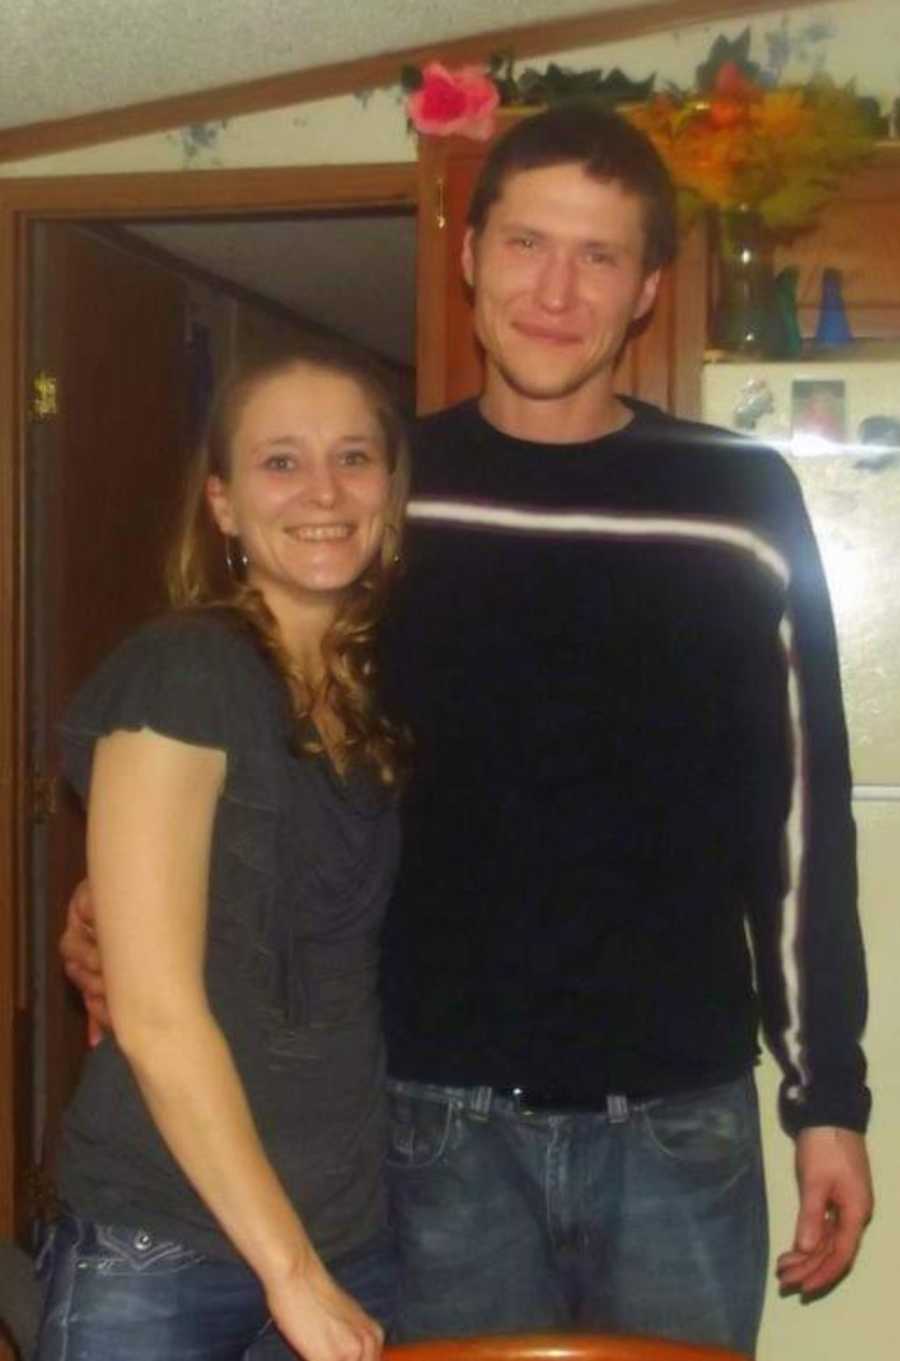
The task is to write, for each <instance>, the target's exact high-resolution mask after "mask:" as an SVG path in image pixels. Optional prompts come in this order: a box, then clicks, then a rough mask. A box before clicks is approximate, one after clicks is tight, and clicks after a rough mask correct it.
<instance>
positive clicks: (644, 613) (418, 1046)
mask: <svg viewBox="0 0 900 1361" xmlns="http://www.w3.org/2000/svg"><path fill="white" fill-rule="evenodd" d="M469 223H470V225H469V229H468V232H467V235H466V239H465V245H464V251H463V269H464V272H465V276H466V279H467V281H468V283H469V284H470V286H471V287H472V290H473V298H474V309H475V324H476V330H477V334H478V338H479V340H480V342H481V345H482V346H483V348H484V353H485V385H484V390H483V393H482V396H481V398H480V401H479V402H477V403H467V404H464V405H463V406H462V407H459V408H456V409H454V410H451V411H449V412H444V413H440V414H439V415H437V416H435V417H432V418H430V419H428V420H426V421H425V422H423V423H422V424H421V425H420V427H419V432H418V437H417V445H418V456H417V458H418V461H417V471H416V486H415V490H414V498H413V502H412V506H411V509H410V518H411V526H412V529H411V534H410V543H409V552H410V570H409V573H408V575H407V579H406V585H405V587H404V589H403V591H402V593H401V597H400V598H399V600H398V601H397V603H396V608H395V609H394V610H393V611H392V617H391V620H390V621H389V626H388V628H387V630H386V665H387V674H388V682H389V686H390V689H391V691H392V695H393V698H394V701H395V703H396V705H397V707H398V709H399V710H400V711H402V712H404V713H405V714H408V715H409V717H410V720H411V722H412V726H413V729H414V732H415V737H416V743H417V763H416V774H415V777H414V780H413V783H412V787H411V790H410V792H409V798H408V826H407V834H406V835H407V843H406V853H405V857H404V864H403V868H402V872H401V876H400V882H399V884H398V889H397V894H396V899H395V902H394V905H393V907H392V910H391V914H390V917H389V923H388V929H387V932H386V939H385V960H384V1001H385V1015H386V1025H387V1033H388V1044H389V1057H390V1063H391V1071H392V1074H393V1078H394V1081H393V1086H392V1090H393V1103H394V1120H393V1129H392V1149H391V1165H392V1166H391V1189H392V1204H393V1209H394V1215H395V1219H396V1225H397V1228H398V1232H399V1242H400V1249H401V1255H402V1280H401V1306H400V1327H399V1331H400V1335H401V1336H404V1337H414V1336H421V1335H429V1334H430V1335H439V1334H453V1333H478V1332H487V1331H493V1332H502V1331H516V1330H524V1329H532V1328H544V1329H546V1328H551V1327H555V1326H562V1325H575V1326H581V1327H585V1328H594V1327H596V1328H604V1329H615V1330H621V1331H633V1332H646V1333H657V1334H663V1335H667V1336H671V1337H684V1338H692V1339H696V1340H705V1341H709V1342H719V1343H722V1344H725V1345H731V1346H733V1347H735V1348H737V1349H740V1350H744V1351H746V1352H752V1350H753V1347H754V1344H755V1337H756V1331H757V1327H758V1322H759V1314H760V1309H761V1302H762V1294H763V1289H764V1276H765V1261H766V1251H767V1246H766V1229H765V1201H764V1190H763V1184H762V1168H761V1156H760V1146H759V1132H758V1122H757V1114H756V1105H755V1092H754V1089H753V1081H752V1076H751V1073H752V1068H753V1065H754V1063H755V1061H756V1053H757V1050H756V1030H757V1022H758V1006H757V998H756V991H755V987H754V967H753V965H752V963H751V956H750V950H749V947H748V942H747V934H748V931H749V934H750V936H751V938H752V942H753V951H754V957H755V979H756V986H757V987H758V990H759V997H760V1002H761V1010H762V1019H763V1024H764V1026H765V1029H766V1033H767V1037H768V1039H769V1042H770V1044H771V1045H772V1047H773V1049H774V1051H775V1053H776V1055H777V1056H778V1058H779V1060H780V1062H781V1063H782V1066H783V1069H784V1074H785V1077H784V1083H783V1087H782V1097H781V1113H782V1118H783V1120H784V1123H785V1125H786V1127H787V1128H788V1130H789V1132H790V1133H792V1134H793V1135H795V1136H796V1149H797V1172H798V1181H799V1189H800V1211H799V1215H798V1220H797V1232H796V1237H795V1242H794V1245H793V1247H792V1249H791V1251H790V1252H788V1253H786V1254H784V1255H783V1257H782V1258H781V1259H780V1263H779V1274H780V1279H781V1282H782V1284H783V1286H785V1287H786V1288H790V1289H799V1290H801V1291H803V1292H804V1293H805V1294H813V1293H816V1292H818V1291H821V1290H822V1289H825V1288H826V1287H827V1286H829V1285H830V1284H832V1283H833V1282H834V1281H835V1280H836V1279H838V1277H839V1276H840V1275H841V1274H843V1273H844V1272H845V1271H846V1270H847V1269H848V1268H849V1266H850V1264H851V1262H852V1259H853V1256H854V1254H855V1252H856V1249H857V1246H858V1243H859V1239H860V1236H861V1233H862V1229H863V1226H864V1224H865V1222H866V1220H867V1218H868V1216H869V1214H870V1213H871V1203H872V1202H871V1189H870V1183H869V1176H868V1167H867V1162H866V1154H865V1146H864V1142H863V1134H862V1131H863V1130H864V1127H865V1122H866V1118H867V1114H868V1094H867V1092H866V1089H865V1086H864V1062H863V1059H862V1055H861V1052H860V1050H859V1045H858V1038H859V1033H860V1030H861V1027H862V1024H863V1019H864V1011H865V981H864V972H863V961H862V949H861V944H860V937H859V926H858V921H857V916H856V909H855V901H854V898H855V878H854V862H853V827H852V821H851V817H850V811H849V792H850V783H849V771H848V762H847V746H846V736H845V731H844V725H843V717H842V711H841V703H840V693H839V683H838V676H837V663H836V655H835V645H834V636H833V628H832V624H831V617H830V612H829V607H828V601H827V594H826V590H825V586H824V581H823V578H822V573H821V567H820V564H819V560H818V556H817V553H816V549H815V545H814V542H813V539H812V536H811V532H810V530H809V526H808V522H807V519H806V516H805V513H804V510H803V507H802V502H801V499H800V496H799V492H798V490H797V487H796V484H795V482H794V480H793V478H792V477H791V475H790V473H789V472H788V470H787V469H786V467H785V465H783V464H782V463H781V461H780V460H779V459H778V458H777V456H775V455H774V454H772V453H771V452H770V451H767V450H764V449H759V448H755V447H753V446H751V445H749V444H743V443H739V442H738V441H737V440H732V439H730V438H729V437H727V436H725V435H723V434H722V433H721V432H716V431H712V430H710V429H708V428H706V427H702V426H697V425H690V424H687V423H683V422H678V421H675V420H672V419H670V418H668V417H665V416H663V415H662V414H661V413H659V412H657V411H655V410H654V409H653V408H649V407H646V406H644V405H642V404H640V403H633V402H628V401H624V400H622V399H619V398H618V397H616V395H615V391H614V365H615V360H616V356H617V354H618V352H619V350H620V348H621V346H622V343H623V341H624V339H625V337H626V335H627V332H628V330H629V328H630V327H631V325H632V324H633V323H634V321H636V320H637V319H638V318H640V317H641V316H643V315H644V314H645V313H646V312H648V311H649V309H650V308H651V307H652V305H653V300H654V297H655V294H656V290H657V285H658V282H659V275H660V270H661V268H662V267H663V266H664V265H665V264H666V263H667V262H668V260H669V259H670V257H671V254H672V252H673V249H674V237H675V230H674V214H673V196H672V191H671V186H670V185H669V182H668V179H667V177H666V175H665V172H664V170H663V168H662V166H661V165H660V163H659V161H658V158H657V157H656V155H655V153H654V152H653V150H652V148H651V147H650V146H649V144H648V143H647V142H646V141H645V140H644V139H643V137H641V136H640V134H638V133H636V132H635V131H634V130H633V129H631V128H630V126H629V125H628V124H626V123H624V122H623V121H622V120H621V119H619V118H618V117H616V116H615V115H610V114H604V113H600V112H598V111H596V110H593V109H587V108H581V107H577V106H568V107H561V108H558V109H554V110H551V111H549V112H547V113H545V114H542V115H540V116H538V117H536V118H534V119H531V120H528V121H527V122H524V123H522V124H520V125H518V126H517V127H516V128H514V129H513V130H512V131H511V132H510V133H508V134H507V135H506V137H505V138H503V139H502V140H501V141H500V142H499V143H498V144H497V145H496V146H495V148H494V149H493V151H492V153H491V155H490V157H489V159H488V162H487V164H486V166H485V169H484V172H483V174H482V176H481V179H480V181H479V184H478V186H477V187H476V191H475V194H474V197H473V202H472V206H471V209H470V216H469Z"/></svg>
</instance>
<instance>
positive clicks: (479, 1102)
mask: <svg viewBox="0 0 900 1361" xmlns="http://www.w3.org/2000/svg"><path fill="white" fill-rule="evenodd" d="M389 1086H390V1089H391V1091H392V1092H395V1093H397V1094H404V1093H405V1094H407V1095H409V1096H414V1097H418V1098H419V1099H420V1100H423V1101H435V1102H450V1104H451V1105H454V1106H456V1107H457V1108H458V1109H460V1110H465V1111H468V1112H469V1114H470V1115H472V1116H474V1117H475V1118H476V1119H481V1120H487V1119H488V1117H489V1116H490V1115H491V1112H492V1111H495V1112H496V1113H497V1114H499V1115H513V1116H517V1115H526V1116H559V1115H594V1116H599V1117H601V1118H604V1119H606V1120H608V1121H609V1122H610V1124H620V1123H622V1122H624V1121H626V1120H627V1119H628V1118H629V1116H630V1115H631V1113H632V1112H633V1111H637V1110H642V1109H644V1108H646V1107H647V1106H652V1105H655V1104H656V1103H657V1102H658V1101H660V1100H663V1099H664V1098H662V1097H637V1098H630V1097H627V1096H625V1095H624V1094H623V1093H621V1092H610V1093H609V1094H608V1095H607V1096H606V1097H605V1098H603V1100H602V1103H601V1102H598V1103H597V1104H593V1103H591V1104H586V1103H585V1104H581V1103H577V1102H574V1101H568V1100H564V1099H563V1100H558V1099H555V1098H554V1097H553V1096H551V1095H549V1094H548V1093H546V1092H540V1093H534V1092H530V1091H529V1090H528V1089H527V1088H524V1087H449V1086H443V1085H442V1084H440V1083H431V1082H412V1081H405V1080H402V1079H394V1078H392V1079H391V1081H390V1083H389Z"/></svg>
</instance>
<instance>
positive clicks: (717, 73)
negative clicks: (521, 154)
mask: <svg viewBox="0 0 900 1361" xmlns="http://www.w3.org/2000/svg"><path fill="white" fill-rule="evenodd" d="M749 48H750V31H749V29H745V31H744V32H743V33H742V34H741V35H740V36H739V37H738V38H736V39H734V40H733V41H729V40H728V39H726V38H724V37H720V38H718V39H717V40H716V42H715V43H714V44H713V47H712V49H711V51H710V54H709V57H708V58H707V60H706V61H705V62H704V63H703V64H702V65H701V66H700V67H698V68H697V81H696V89H694V90H691V91H683V90H679V89H677V88H676V87H674V86H669V87H668V88H667V89H666V90H665V91H664V92H662V93H654V85H655V77H653V76H651V77H650V78H649V79H648V80H645V81H640V82H635V81H630V80H629V79H628V78H627V77H626V76H624V75H623V74H622V72H621V71H619V70H613V71H611V72H609V73H608V74H606V75H604V73H603V72H602V71H596V70H595V71H582V72H573V71H569V70H566V69H565V68H562V67H559V66H555V65H550V66H548V68H547V70H546V71H545V72H539V71H536V70H534V69H528V70H526V71H525V72H523V74H522V75H521V76H519V77H516V76H515V75H514V72H513V66H512V61H511V60H510V59H509V58H507V57H495V58H493V59H492V60H491V62H490V64H489V65H488V66H487V67H478V66H466V67H463V68H462V69H461V70H457V71H450V70H448V69H447V68H446V67H445V66H442V65H441V64H440V63H439V62H430V63H429V64H428V65H426V66H425V67H424V68H423V69H422V71H418V70H417V69H416V68H406V69H405V70H404V72H403V75H402V83H403V85H404V87H405V88H406V90H407V91H408V100H407V110H408V114H409V119H410V122H411V123H412V125H413V126H414V127H415V128H416V129H417V130H418V131H419V132H423V133H430V134H437V135H447V134H451V133H457V134H461V135H463V136H469V137H475V138H478V139H481V140H487V139H488V138H490V137H491V136H492V135H493V131H494V124H495V115H496V110H497V108H498V107H499V106H501V105H512V104H516V105H522V104H525V105H529V104H530V105H538V104H550V103H555V102H559V101H560V100H563V99H571V98H586V97H590V98H597V99H601V100H603V101H604V102H606V103H607V104H610V105H615V106H616V107H617V108H618V109H619V110H620V112H622V113H623V114H624V115H625V116H626V117H627V118H629V119H631V121H632V122H633V123H634V124H635V125H636V126H637V127H639V128H641V129H642V130H643V131H644V132H645V133H646V134H647V136H648V137H649V138H650V139H651V141H653V143H654V144H655V146H656V147H657V149H658V150H659V152H660V154H661V155H662V157H663V159H664V160H665V161H666V163H667V165H668V166H669V169H670V171H671V173H672V178H673V179H674V181H675V184H676V186H677V188H678V191H679V198H680V201H681V207H682V210H683V217H684V218H685V220H689V219H690V218H691V217H692V216H693V215H695V214H696V212H697V211H698V210H699V209H701V208H702V207H703V206H705V205H709V206H713V207H715V208H723V209H743V210H746V209H750V210H753V211H755V212H758V213H759V215H760V218H761V220H762V222H763V224H764V225H765V227H767V228H769V229H772V230H783V229H796V228H800V227H804V226H807V225H809V224H810V223H811V222H812V221H813V220H814V218H815V215H816V212H817V210H818V208H819V207H820V206H821V205H822V203H823V202H824V201H825V200H826V199H827V198H828V197H829V195H830V194H832V193H833V192H834V189H835V187H836V184H837V178H838V176H839V175H840V173H841V172H842V171H844V170H846V169H848V168H849V167H850V166H852V165H853V164H855V163H857V162H858V161H860V160H861V159H862V158H863V157H864V156H865V155H866V154H867V153H868V152H869V151H870V150H871V149H872V147H873V146H874V143H875V140H876V138H877V136H878V135H879V133H880V132H881V131H882V125H881V120H880V119H879V114H878V106H877V103H876V102H875V101H874V100H871V99H862V98H860V97H859V96H858V95H857V94H856V91H855V89H854V88H853V86H852V85H849V86H845V87H841V86H838V85H836V84H835V83H834V82H833V81H832V80H830V79H829V78H828V77H826V76H817V77H815V78H813V79H812V80H810V81H808V82H807V83H806V84H804V85H786V86H781V87H779V86H776V85H775V84H774V83H772V82H767V81H766V80H765V79H764V77H763V75H762V73H761V72H760V69H759V67H758V66H757V65H755V64H754V63H753V62H751V61H750V60H749Z"/></svg>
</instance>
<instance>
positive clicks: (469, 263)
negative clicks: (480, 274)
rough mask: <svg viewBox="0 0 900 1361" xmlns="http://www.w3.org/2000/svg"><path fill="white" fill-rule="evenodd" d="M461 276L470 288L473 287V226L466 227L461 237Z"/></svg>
mask: <svg viewBox="0 0 900 1361" xmlns="http://www.w3.org/2000/svg"><path fill="white" fill-rule="evenodd" d="M460 259H461V261H462V272H463V278H464V279H465V281H466V283H467V284H468V285H469V287H470V288H474V287H475V228H474V227H467V228H466V234H465V236H464V237H463V243H462V255H461V256H460Z"/></svg>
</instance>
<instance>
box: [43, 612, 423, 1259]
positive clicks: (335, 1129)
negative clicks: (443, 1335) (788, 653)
mask: <svg viewBox="0 0 900 1361" xmlns="http://www.w3.org/2000/svg"><path fill="white" fill-rule="evenodd" d="M142 728H150V729H152V730H153V731H155V732H159V733H161V734H164V735H165V736H168V737H173V738H176V739H178V740H181V741H184V742H189V743H194V744H197V745H201V746H211V747H216V748H220V749H222V750H224V751H225V753H226V776H225V782H224V788H223V791H222V794H221V796H220V799H219V803H218V806H217V809H216V815H215V823H214V830H213V844H212V855H211V863H210V875H209V917H208V929H207V961H206V986H207V992H208V996H209V1000H210V1005H211V1007H212V1010H213V1012H214V1014H215V1016H216V1018H217V1020H218V1022H219V1024H220V1025H221V1027H222V1030H223V1032H224V1034H225V1036H226V1038H227V1040H228V1043H229V1045H230V1048H231V1052H232V1054H233V1056H234V1060H235V1063H236V1065H237V1068H238V1071H239V1073H240V1076H241V1079H242V1081H243V1084H244V1087H245V1090H246V1092H247V1096H248V1099H249V1102H250V1106H251V1109H252V1111H253V1115H254V1118H255V1121H256V1124H257V1128H258V1130H259V1133H260V1136H261V1138H262V1141H263V1144H264V1146H265V1149H266V1152H267V1154H268V1156H269V1158H270V1160H271V1162H272V1163H273V1165H274V1167H275V1168H276V1170H277V1172H278V1174H279V1175H280V1177H281V1179H282V1181H283V1183H284V1185H285V1187H286V1188H287V1191H288V1194H289V1195H290V1197H291V1198H292V1200H293V1202H294V1204H295V1205H296V1206H297V1208H298V1210H299V1212H300V1215H301V1217H302V1219H303V1222H304V1224H305V1225H306V1228H307V1230H308V1231H309V1232H310V1234H311V1236H312V1238H313V1241H314V1242H315V1244H316V1246H317V1248H318V1250H319V1251H320V1252H321V1253H322V1255H323V1256H324V1257H326V1259H327V1258H332V1259H333V1258H335V1257H338V1256H340V1255H342V1254H344V1253H345V1252H347V1251H350V1250H352V1249H353V1248H354V1247H356V1246H358V1245H360V1244H362V1243H363V1242H364V1241H365V1240H366V1239H367V1238H368V1237H370V1236H371V1235H372V1234H373V1233H374V1232H376V1231H377V1230H378V1228H379V1227H380V1226H381V1223H382V1221H383V1216H384V1203H383V1188H382V1181H381V1176H382V1161H383V1138H384V1057H383V1046H382V1038H381V1025H380V1015H379V1008H378V997H377V966H378V946H379V933H380V927H381V921H382V917H383V913H384V908H385V905H386V902H387V898H388V894H389V892H390V888H391V885H392V883H393V878H394V872H395V869H396V863H397V856H398V852H399V830H398V815H397V809H396V806H395V800H394V798H393V797H392V795H391V794H390V793H389V792H388V791H387V790H385V788H384V787H383V786H382V785H381V784H380V783H379V782H378V781H377V779H376V778H375V776H374V774H372V773H371V772H369V771H368V770H364V769H361V768H360V769H356V770H353V771H351V772H350V774H349V775H348V776H347V777H346V778H341V777H339V776H338V775H337V774H336V773H335V772H334V770H333V769H332V767H331V766H330V765H329V763H328V762H327V760H325V759H324V758H317V757H315V756H310V755H307V754H303V753H300V754H298V750H297V744H296V740H295V724H294V721H293V717H292V714H291V711H290V706H289V702H288V697H287V692H286V688H285V686H284V684H283V682H282V681H281V679H280V678H279V677H278V675H277V674H276V672H275V671H274V669H273V667H272V665H271V663H270V662H269V661H268V659H267V658H266V657H265V655H264V654H263V652H262V650H261V648H260V646H259V645H258V644H257V642H256V641H255V639H254V637H253V635H252V633H251V631H250V630H249V628H248V627H247V626H246V625H244V624H242V623H241V622H240V621H239V620H238V619H237V618H236V617H235V616H234V615H233V614H232V613H231V612H229V611H227V610H206V611H196V612H188V611H185V612H183V613H176V614H172V615H168V616H165V617H164V618H162V619H160V620H157V621H155V622H153V623H152V624H149V625H147V626H146V627H145V628H143V629H141V630H140V631H139V632H137V633H136V634H134V635H132V636H131V637H130V638H128V639H127V640H126V641H125V642H124V643H123V644H121V646H120V647H119V648H118V649H116V651H114V652H113V653H112V655H111V656H110V657H108V658H107V660H106V661H105V662H104V663H103V664H102V665H101V667H100V668H99V670H98V671H97V672H95V674H94V675H93V676H92V677H91V679H90V680H89V681H88V682H87V684H86V685H85V686H84V687H83V688H82V690H81V691H80V692H79V694H78V695H77V697H76V699H75V701H74V703H73V704H72V706H71V708H70V709H69V711H68V713H67V715H66V718H65V720H64V723H63V730H62V735H63V752H64V763H65V768H66V773H67V775H68V777H69V779H70V780H71V782H72V783H73V784H74V786H75V787H76V788H77V790H78V791H79V793H80V794H81V795H82V797H83V798H85V799H86V797H87V794H88V791H89V786H90V772H91V761H92V754H93V747H94V743H95V742H96V740H97V738H98V737H100V736H102V735H104V734H106V733H110V732H113V731H115V730H119V729H125V730H140V729H142ZM59 1183H60V1191H61V1194H62V1196H63V1198H64V1199H65V1201H66V1202H67V1203H68V1204H69V1205H70V1206H71V1207H72V1209H73V1210H74V1211H75V1212H76V1213H78V1214H83V1215H86V1216H89V1217H91V1218H93V1219H96V1220H98V1221H100V1222H112V1223H117V1224H123V1225H134V1226H135V1227H136V1228H137V1227H142V1228H145V1229H147V1230H148V1231H151V1232H155V1233H158V1234H163V1235H165V1236H167V1237H171V1238H175V1239H177V1240H179V1241H181V1242H183V1243H185V1244H187V1245H188V1246H192V1247H195V1248H197V1249H199V1250H200V1251H202V1252H206V1253H208V1254H210V1255H212V1256H218V1257H234V1256H235V1251H234V1249H233V1247H232V1246H231V1244H230V1242H229V1240H228V1239H227V1238H226V1237H225V1235H224V1234H223V1233H222V1231H221V1230H220V1228H219V1227H218V1225H217V1223H216V1221H215V1219H214V1217H213V1216H212V1215H211V1213H210V1212H209V1210H208V1209H207V1208H206V1206H205V1205H204V1203H203V1202H202V1201H201V1199H200V1198H199V1197H198V1196H197V1194H196V1193H195V1192H194V1190H193V1189H192V1187H191V1186H190V1185H189V1183H188V1182H187V1180H186V1178H185V1177H184V1176H183V1174H182V1173H181V1171H180V1169H179V1168H178V1166H177V1164H176V1163H175V1161H174V1159H173V1158H172V1156H171V1155H170V1154H169V1152H168V1150H167V1148H166V1147H165V1145H164V1143H163V1140H162V1138H161V1136H160V1135H159V1133H158V1132H157V1130H156V1127H155V1125H154V1123H153V1120H152V1118H151V1117H150V1115H149V1113H148V1111H147V1108H146V1106H145V1105H144V1102H143V1098H142V1097H141V1094H140V1091H139V1089H138V1086H137V1084H136V1082H135V1080H134V1078H133V1077H132V1074H131V1070H130V1068H129V1066H128V1064H127V1062H126V1061H125V1059H124V1057H123V1056H122V1053H121V1051H120V1050H119V1049H118V1047H117V1045H116V1042H115V1039H114V1038H112V1037H107V1038H105V1039H104V1040H103V1042H102V1043H101V1044H100V1046H99V1047H98V1048H97V1049H96V1050H94V1051H93V1052H92V1053H91V1055H90V1056H89V1058H88V1060H87V1063H86V1067H85V1071H84V1073H83V1076H82V1079H81V1082H80V1085H79V1087H78V1090H77V1092H76V1094H75V1097H74V1099H73V1101H72V1103H71V1105H70V1107H69V1109H68V1111H67V1114H66V1119H65V1125H64V1134H63V1142H62V1148H61V1157H60V1168H59Z"/></svg>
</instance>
